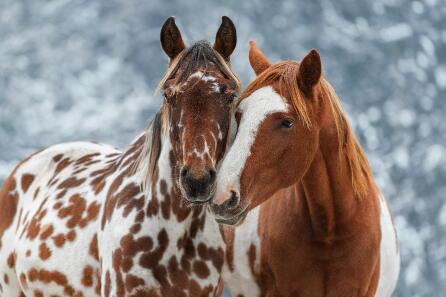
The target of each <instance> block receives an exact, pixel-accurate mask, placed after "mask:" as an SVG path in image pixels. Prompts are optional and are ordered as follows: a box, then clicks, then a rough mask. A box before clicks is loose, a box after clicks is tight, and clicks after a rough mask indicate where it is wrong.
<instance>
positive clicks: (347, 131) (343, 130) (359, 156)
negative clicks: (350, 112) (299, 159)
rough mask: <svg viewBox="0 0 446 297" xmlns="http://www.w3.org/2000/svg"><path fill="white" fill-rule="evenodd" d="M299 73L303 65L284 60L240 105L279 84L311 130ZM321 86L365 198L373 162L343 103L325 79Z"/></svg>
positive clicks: (341, 149) (342, 149)
mask: <svg viewBox="0 0 446 297" xmlns="http://www.w3.org/2000/svg"><path fill="white" fill-rule="evenodd" d="M298 73H299V63H298V62H295V61H283V62H280V63H277V64H274V65H271V66H270V67H269V68H268V69H266V70H265V71H263V72H262V73H261V74H259V75H258V76H257V77H256V79H255V80H254V81H253V82H251V83H250V84H249V86H248V87H247V88H246V90H245V91H244V92H243V94H242V95H241V97H240V101H239V102H238V103H240V102H241V101H242V100H243V99H245V98H246V97H248V96H250V95H251V94H252V93H253V92H255V91H256V90H258V89H259V88H262V87H264V86H267V85H272V84H273V83H278V85H279V90H287V92H288V93H289V94H290V96H291V98H290V100H291V104H292V105H293V107H294V110H295V111H296V113H297V114H298V115H299V117H300V120H301V121H302V122H303V124H304V125H305V126H306V127H307V128H308V129H310V128H311V126H312V123H311V118H310V114H309V111H308V108H307V105H306V101H305V100H306V99H305V96H304V95H303V94H302V92H301V90H300V89H299V85H298V81H297V79H296V78H297V76H298ZM319 86H320V90H321V97H322V100H324V101H325V102H328V104H329V105H330V108H331V111H332V114H333V118H334V121H335V125H336V130H337V134H338V140H339V146H338V147H339V154H343V153H344V154H345V157H346V158H347V160H348V163H349V166H350V169H351V175H352V186H353V190H354V191H355V193H356V194H357V195H358V196H360V197H363V196H365V195H366V194H367V191H368V190H369V186H370V185H373V184H374V180H373V173H372V170H371V168H370V165H369V162H368V160H367V157H366V156H365V153H364V151H363V149H362V148H361V145H360V144H359V141H358V139H357V138H356V135H355V133H354V132H353V130H352V129H351V127H350V125H349V123H348V120H347V117H346V114H345V112H344V111H343V109H342V105H341V102H340V100H339V98H338V96H337V95H336V92H335V90H334V89H333V87H332V86H331V85H330V83H329V82H328V81H327V80H326V79H325V78H324V77H322V78H321V80H320V82H319ZM280 92H281V91H280Z"/></svg>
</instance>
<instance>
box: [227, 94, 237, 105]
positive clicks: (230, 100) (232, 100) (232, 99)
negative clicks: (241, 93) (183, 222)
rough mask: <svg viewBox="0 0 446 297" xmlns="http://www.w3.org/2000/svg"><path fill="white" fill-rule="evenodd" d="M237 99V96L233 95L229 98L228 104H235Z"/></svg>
mask: <svg viewBox="0 0 446 297" xmlns="http://www.w3.org/2000/svg"><path fill="white" fill-rule="evenodd" d="M236 97H237V95H236V94H232V95H230V96H229V97H228V102H229V103H232V102H234V100H235V98H236Z"/></svg>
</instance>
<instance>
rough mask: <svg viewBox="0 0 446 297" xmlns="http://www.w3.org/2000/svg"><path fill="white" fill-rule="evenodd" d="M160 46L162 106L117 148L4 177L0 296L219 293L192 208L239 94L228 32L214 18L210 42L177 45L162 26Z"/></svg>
mask: <svg viewBox="0 0 446 297" xmlns="http://www.w3.org/2000/svg"><path fill="white" fill-rule="evenodd" d="M161 44H162V47H163V49H164V51H165V53H166V54H167V55H168V57H169V67H168V70H167V72H166V75H165V76H164V78H163V80H162V81H161V83H160V86H159V89H160V90H161V91H162V92H163V93H164V101H163V104H162V107H161V109H160V111H159V113H158V114H157V115H156V116H155V118H154V120H153V121H152V122H151V124H150V125H149V127H148V128H147V129H146V131H144V133H142V134H141V135H140V136H139V137H137V138H136V140H135V141H134V142H133V143H132V144H130V146H129V147H128V148H127V149H126V150H125V151H123V152H121V151H118V150H116V149H114V148H112V147H110V146H108V145H104V144H95V143H88V142H77V143H65V144H59V145H55V146H51V147H49V148H46V149H44V150H41V151H39V152H37V153H35V154H33V155H31V156H29V157H28V158H26V159H25V160H23V161H22V162H20V163H19V165H18V166H17V167H16V168H15V169H14V170H13V172H12V173H11V175H10V176H9V177H8V178H7V180H6V182H5V184H4V186H3V188H2V190H1V192H0V276H1V277H0V296H8V297H14V296H17V297H19V296H45V297H50V296H76V297H80V296H85V297H87V296H88V297H89V296H218V295H219V294H220V290H221V286H219V284H220V283H221V281H220V272H221V269H222V265H223V255H224V243H223V240H222V238H221V234H220V232H219V227H218V225H217V223H216V222H215V220H214V219H213V218H212V217H211V216H208V211H207V209H206V207H205V206H204V204H203V203H205V202H206V201H208V200H209V199H210V197H211V196H212V194H213V191H214V190H215V168H216V166H217V163H218V162H219V160H220V159H221V158H222V156H223V154H224V152H225V149H226V145H227V139H228V133H229V124H230V117H231V114H232V100H233V98H234V97H235V94H236V93H237V91H238V89H239V80H238V78H237V77H236V76H235V75H234V73H233V72H232V71H231V69H230V67H229V60H230V55H231V54H232V52H233V50H234V48H235V45H236V31H235V27H234V25H233V23H232V21H231V20H230V19H229V18H227V17H223V21H222V24H221V26H220V28H219V30H218V32H217V35H216V39H215V43H214V45H213V46H211V45H210V44H208V43H207V42H197V43H195V44H193V45H192V46H190V47H186V46H185V44H184V42H183V39H182V37H181V33H180V31H179V29H178V27H177V26H176V24H175V20H174V19H173V18H169V19H168V20H167V21H166V22H165V24H164V26H163V28H162V30H161ZM203 123H204V124H203ZM192 205H193V206H194V207H192Z"/></svg>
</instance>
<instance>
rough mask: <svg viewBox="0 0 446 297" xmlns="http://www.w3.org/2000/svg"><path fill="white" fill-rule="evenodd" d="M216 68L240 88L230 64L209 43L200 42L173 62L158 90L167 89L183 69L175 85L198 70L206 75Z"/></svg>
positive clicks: (187, 49)
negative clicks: (169, 82) (168, 83)
mask: <svg viewBox="0 0 446 297" xmlns="http://www.w3.org/2000/svg"><path fill="white" fill-rule="evenodd" d="M215 67H217V68H218V69H219V70H220V71H221V72H222V73H223V74H224V75H225V76H226V77H227V78H228V79H233V80H235V83H236V84H237V87H238V88H239V87H240V81H239V79H238V77H237V76H236V75H235V74H234V73H233V72H232V70H231V69H230V68H229V64H228V63H227V62H226V61H225V60H224V59H223V57H222V56H220V54H219V53H218V52H217V51H216V50H214V48H213V47H212V46H211V45H210V43H209V42H208V41H206V40H200V41H197V42H195V43H194V44H192V45H191V46H190V47H188V48H186V49H185V50H184V51H183V52H182V53H181V54H179V55H178V57H177V58H175V59H174V60H173V61H172V63H171V65H170V66H169V69H167V72H166V74H165V75H164V77H163V79H162V80H161V82H160V84H159V85H158V88H157V89H158V90H163V89H164V88H165V87H166V81H168V80H170V79H172V78H173V77H174V76H175V74H176V73H177V71H178V70H179V69H181V72H180V75H178V77H176V78H175V82H174V84H178V83H181V82H184V81H185V80H187V78H188V77H189V76H190V75H191V74H193V73H194V72H196V71H198V70H200V71H202V72H204V73H206V72H209V71H210V70H211V69H212V68H214V69H215Z"/></svg>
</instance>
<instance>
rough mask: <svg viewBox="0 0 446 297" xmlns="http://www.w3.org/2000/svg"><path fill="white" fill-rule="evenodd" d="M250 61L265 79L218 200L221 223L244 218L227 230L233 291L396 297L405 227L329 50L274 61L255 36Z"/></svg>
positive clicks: (249, 95)
mask: <svg viewBox="0 0 446 297" xmlns="http://www.w3.org/2000/svg"><path fill="white" fill-rule="evenodd" d="M249 60H250V63H251V66H252V67H253V69H254V71H255V73H256V74H257V78H256V79H255V80H254V81H253V82H252V83H251V84H250V85H249V86H248V88H247V90H246V91H245V92H244V93H243V94H242V96H241V102H240V104H239V106H238V109H237V111H236V119H237V121H238V125H239V126H238V132H237V136H236V138H235V141H234V143H233V144H232V146H231V148H230V150H229V151H228V153H227V155H226V156H225V157H224V159H223V161H222V165H221V169H220V170H219V173H218V177H217V191H216V194H215V198H214V199H213V202H212V209H213V211H214V213H215V215H216V218H217V220H218V222H220V223H223V224H228V225H239V226H238V227H237V228H235V229H230V228H226V230H225V235H226V236H227V242H228V244H229V247H228V252H227V263H228V265H227V271H226V272H224V278H225V281H226V282H227V284H228V286H229V288H230V290H231V291H232V293H233V294H234V295H235V296H276V297H277V296H303V297H318V296H338V297H356V296H379V297H388V296H390V295H391V294H392V292H393V290H394V288H395V284H396V281H397V278H398V274H399V261H400V260H399V257H400V256H399V251H398V242H397V238H396V233H395V229H394V227H393V224H392V220H391V216H390V212H389V209H388V207H387V205H386V202H385V200H384V197H383V196H382V194H381V193H380V191H379V189H378V188H377V186H376V184H375V182H374V179H373V175H372V172H371V169H370V167H369V164H368V161H367V158H366V156H365V154H364V152H363V150H362V149H361V147H360V145H359V143H358V141H357V139H356V137H355V135H354V133H353V131H352V129H351V128H350V126H349V124H348V121H347V119H346V115H345V113H344V112H343V111H342V108H341V104H340V101H339V99H338V97H337V96H336V94H335V91H334V90H333V88H332V87H331V86H330V84H329V83H328V82H327V80H326V79H325V78H324V77H323V76H322V70H321V68H322V66H321V60H320V57H319V54H318V53H317V51H315V50H312V51H311V52H310V53H309V54H308V55H307V56H306V57H305V58H304V59H303V60H302V61H301V62H300V63H298V62H294V61H284V62H280V63H278V64H275V65H271V64H270V63H269V62H268V60H267V59H266V58H265V56H264V55H263V54H262V53H261V52H260V50H259V49H258V48H257V47H256V46H255V44H254V43H251V45H250V51H249ZM257 206H259V207H257ZM256 207H257V208H256ZM249 211H250V213H249V214H248V215H247V213H248V212H249ZM246 215H247V217H246V219H245V220H244V221H243V218H244V217H245V216H246ZM225 270H226V268H225Z"/></svg>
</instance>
